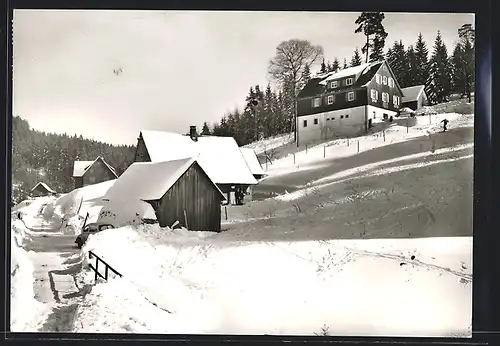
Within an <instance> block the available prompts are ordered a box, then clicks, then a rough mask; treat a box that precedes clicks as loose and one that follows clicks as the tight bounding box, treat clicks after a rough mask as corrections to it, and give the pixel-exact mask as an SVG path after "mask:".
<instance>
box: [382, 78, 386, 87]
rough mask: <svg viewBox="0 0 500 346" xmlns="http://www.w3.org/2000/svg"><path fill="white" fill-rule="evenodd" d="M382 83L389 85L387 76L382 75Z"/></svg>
mask: <svg viewBox="0 0 500 346" xmlns="http://www.w3.org/2000/svg"><path fill="white" fill-rule="evenodd" d="M382 84H384V85H387V76H382Z"/></svg>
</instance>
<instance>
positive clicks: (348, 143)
mask: <svg viewBox="0 0 500 346" xmlns="http://www.w3.org/2000/svg"><path fill="white" fill-rule="evenodd" d="M347 146H349V137H347Z"/></svg>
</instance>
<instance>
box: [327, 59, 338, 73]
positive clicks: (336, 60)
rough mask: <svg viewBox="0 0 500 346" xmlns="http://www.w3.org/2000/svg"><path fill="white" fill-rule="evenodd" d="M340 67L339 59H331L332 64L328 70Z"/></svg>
mask: <svg viewBox="0 0 500 346" xmlns="http://www.w3.org/2000/svg"><path fill="white" fill-rule="evenodd" d="M339 69H340V63H339V59H337V58H335V59H333V62H332V65H331V66H330V69H329V72H336V71H337V70H339Z"/></svg>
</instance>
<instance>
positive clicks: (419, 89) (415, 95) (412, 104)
mask: <svg viewBox="0 0 500 346" xmlns="http://www.w3.org/2000/svg"><path fill="white" fill-rule="evenodd" d="M402 91H403V95H404V96H403V98H402V100H401V106H402V107H405V108H406V107H407V108H410V109H412V110H414V111H416V110H417V109H419V108H422V107H423V106H426V105H427V103H428V99H427V94H426V93H425V85H414V86H411V87H408V88H403V89H402Z"/></svg>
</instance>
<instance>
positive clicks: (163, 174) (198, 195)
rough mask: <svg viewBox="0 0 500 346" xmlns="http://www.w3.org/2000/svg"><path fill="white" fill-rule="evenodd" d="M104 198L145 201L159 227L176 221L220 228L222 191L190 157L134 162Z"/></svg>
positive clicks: (197, 227)
mask: <svg viewBox="0 0 500 346" xmlns="http://www.w3.org/2000/svg"><path fill="white" fill-rule="evenodd" d="M104 199H106V200H110V201H114V202H117V201H121V202H122V203H124V204H126V203H127V201H131V200H142V201H145V202H147V203H149V204H151V206H152V207H153V209H154V211H155V214H156V218H157V220H158V223H159V224H160V226H161V227H166V226H172V225H174V224H175V223H176V222H178V223H179V225H180V226H183V227H186V228H187V229H189V230H192V231H216V232H218V231H220V230H221V209H220V208H221V202H222V200H224V195H223V193H222V192H221V191H220V190H219V188H218V187H217V185H216V184H215V183H214V182H213V181H212V180H211V179H210V177H209V176H208V175H207V174H206V173H205V170H204V169H203V168H202V165H200V164H199V163H198V162H197V160H196V159H194V158H185V159H179V160H172V161H163V162H135V163H133V164H132V165H130V166H129V167H128V168H127V170H126V171H125V172H123V174H122V175H121V176H120V177H119V178H118V179H117V180H116V182H115V183H114V184H113V186H112V187H111V188H110V189H109V190H108V191H107V193H106V195H105V196H104Z"/></svg>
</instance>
